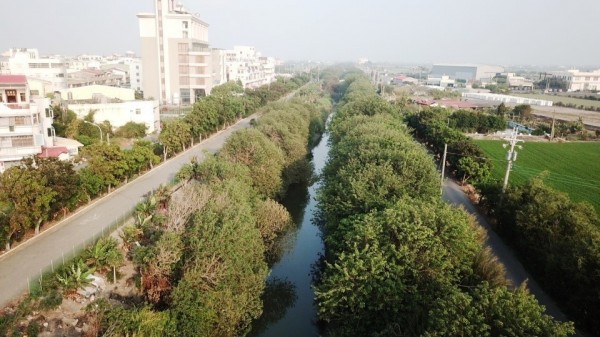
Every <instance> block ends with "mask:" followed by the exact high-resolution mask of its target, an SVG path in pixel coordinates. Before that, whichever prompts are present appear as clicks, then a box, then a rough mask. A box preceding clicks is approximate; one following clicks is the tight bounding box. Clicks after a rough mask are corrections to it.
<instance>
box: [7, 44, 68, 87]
mask: <svg viewBox="0 0 600 337" xmlns="http://www.w3.org/2000/svg"><path fill="white" fill-rule="evenodd" d="M67 67H68V63H67V62H66V61H65V60H64V59H63V58H61V57H42V56H40V54H39V51H38V50H37V49H34V48H12V49H9V50H8V51H7V52H5V53H3V54H2V57H1V58H0V74H3V75H25V76H27V78H30V79H36V80H39V81H41V82H43V83H44V89H45V91H46V92H53V91H56V90H60V89H63V88H65V87H66V74H67Z"/></svg>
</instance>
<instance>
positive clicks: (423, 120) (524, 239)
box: [406, 106, 600, 332]
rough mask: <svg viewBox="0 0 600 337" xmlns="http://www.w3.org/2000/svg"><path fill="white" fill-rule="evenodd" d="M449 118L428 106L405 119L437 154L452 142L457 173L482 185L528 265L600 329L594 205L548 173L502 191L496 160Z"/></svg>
mask: <svg viewBox="0 0 600 337" xmlns="http://www.w3.org/2000/svg"><path fill="white" fill-rule="evenodd" d="M526 109H527V106H524V107H523V108H520V109H517V110H518V112H520V111H521V110H526ZM447 118H448V117H447V112H445V111H444V110H439V109H427V110H423V111H420V112H416V113H412V114H407V116H406V121H407V123H408V125H409V126H410V127H411V128H412V129H413V134H414V136H415V137H416V138H417V139H418V140H420V141H421V142H423V143H424V144H425V145H426V146H428V147H429V148H430V149H431V150H432V151H433V152H434V153H436V154H437V156H438V158H439V156H440V155H441V154H442V152H443V144H448V151H449V153H450V154H449V155H448V163H449V166H450V168H453V169H452V171H453V173H454V174H455V176H457V177H458V178H459V179H463V181H465V180H468V181H469V182H471V183H472V184H473V185H474V186H475V187H476V188H477V190H478V192H479V194H480V196H481V198H480V201H479V203H480V206H481V207H482V208H483V209H484V210H485V211H487V212H488V214H489V215H490V216H492V217H493V218H494V219H495V220H496V222H497V224H496V230H497V231H498V233H499V234H501V235H502V236H503V238H504V239H505V240H507V241H508V242H509V243H510V244H511V245H513V246H514V248H515V249H516V250H517V251H518V253H519V255H520V256H521V259H522V260H523V262H524V263H525V264H526V265H527V268H528V270H531V271H532V273H533V274H534V275H536V276H537V280H538V281H539V283H540V284H541V285H542V286H543V287H544V289H545V290H546V291H547V292H548V293H549V294H551V295H552V296H553V298H555V299H556V300H557V301H558V302H559V304H560V305H561V307H562V308H563V310H565V311H566V312H567V313H568V314H569V315H570V316H571V317H573V318H574V320H575V322H576V323H577V324H578V326H581V327H582V328H584V329H586V330H587V331H590V332H595V331H600V325H598V319H597V317H600V288H599V287H600V264H599V263H598V261H600V250H599V249H598V247H600V220H599V218H598V215H597V213H596V212H595V211H594V209H593V208H592V206H591V205H589V204H586V203H575V202H573V201H571V200H570V199H569V198H568V196H566V195H565V194H563V193H560V192H558V191H556V190H554V189H552V188H550V187H548V186H546V185H545V184H544V183H543V175H542V176H541V177H537V178H534V179H532V180H530V181H529V182H528V183H526V184H524V185H522V186H516V187H511V188H509V189H508V191H507V193H506V194H503V193H502V192H501V186H500V185H497V184H496V183H492V182H490V181H489V180H488V178H489V174H490V172H491V165H492V163H491V161H490V160H489V159H488V158H487V157H486V156H485V153H484V152H483V150H482V149H481V148H480V147H479V146H478V145H476V144H475V143H474V142H473V141H471V140H470V139H469V138H468V137H466V136H465V135H463V134H462V133H461V132H460V131H459V130H457V129H455V128H453V127H452V126H453V124H452V123H450V124H449V125H448V122H447ZM465 163H468V165H467V166H464V164H465ZM469 172H470V173H469ZM465 177H467V179H464V178H465Z"/></svg>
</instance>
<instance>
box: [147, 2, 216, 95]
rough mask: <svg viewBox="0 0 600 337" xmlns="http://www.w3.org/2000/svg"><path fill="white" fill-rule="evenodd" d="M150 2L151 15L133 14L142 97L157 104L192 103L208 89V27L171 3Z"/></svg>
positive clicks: (181, 7) (182, 8) (209, 50)
mask: <svg viewBox="0 0 600 337" xmlns="http://www.w3.org/2000/svg"><path fill="white" fill-rule="evenodd" d="M154 1H155V11H154V13H140V14H138V15H137V17H138V22H139V28H140V37H141V40H142V68H143V78H142V89H143V91H144V97H146V98H149V97H153V98H155V99H158V100H159V102H160V104H180V103H181V104H191V103H194V102H195V101H197V100H199V99H200V98H201V97H203V96H205V95H207V94H209V93H210V90H211V89H212V78H213V70H212V66H211V57H212V50H211V49H210V48H209V43H208V24H207V23H206V22H204V21H202V20H200V19H199V18H198V16H197V15H196V14H192V13H189V12H188V11H187V10H186V9H185V8H184V7H183V6H182V5H181V4H180V3H176V1H175V0H154Z"/></svg>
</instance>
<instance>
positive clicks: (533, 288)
mask: <svg viewBox="0 0 600 337" xmlns="http://www.w3.org/2000/svg"><path fill="white" fill-rule="evenodd" d="M443 198H444V200H446V201H447V202H449V203H452V204H455V205H460V206H462V207H464V209H465V210H466V211H467V212H469V213H471V214H472V215H473V216H475V218H476V219H477V222H479V224H480V225H481V226H482V227H483V228H485V230H486V231H487V234H488V239H487V245H488V246H489V247H490V248H491V249H492V251H493V252H494V254H495V255H496V256H497V257H498V260H500V262H502V264H504V266H505V267H506V275H507V276H508V278H509V279H510V281H511V282H512V284H513V285H514V286H518V285H520V284H521V283H523V282H524V281H525V280H527V288H529V291H530V292H531V293H532V294H533V295H535V297H536V298H537V300H538V302H539V303H540V304H542V305H544V306H545V307H546V313H548V314H550V315H552V316H553V317H554V318H556V319H558V320H560V321H567V320H568V318H567V317H566V315H565V314H564V313H563V312H562V311H561V310H560V309H559V308H558V306H557V305H556V303H555V302H554V300H552V299H551V298H550V297H549V296H548V295H547V294H546V293H545V292H544V291H543V290H542V288H540V286H539V284H538V283H537V282H536V281H535V280H534V279H533V277H532V276H531V275H530V274H529V273H528V272H527V270H525V268H524V267H523V265H522V264H521V262H520V261H519V260H518V259H517V257H516V255H515V254H514V253H513V251H512V249H511V248H509V247H508V246H507V245H506V244H504V242H502V239H500V237H499V236H498V234H496V233H495V232H494V231H493V230H492V227H491V226H490V224H489V222H488V221H487V219H486V218H485V217H483V216H481V214H480V213H479V211H478V210H477V209H476V208H475V206H473V204H472V203H471V201H470V200H469V198H467V196H466V195H465V193H464V192H463V191H462V190H461V188H460V186H458V184H456V183H455V182H454V181H452V180H450V179H447V180H446V182H445V184H444V195H443Z"/></svg>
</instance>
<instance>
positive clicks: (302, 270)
mask: <svg viewBox="0 0 600 337" xmlns="http://www.w3.org/2000/svg"><path fill="white" fill-rule="evenodd" d="M328 140H329V135H328V133H327V132H326V133H325V134H323V136H322V137H321V141H320V142H319V144H318V145H317V146H316V147H315V148H313V150H312V162H313V165H314V169H315V173H316V174H319V173H320V172H321V170H322V169H323V166H325V163H326V162H327V155H328V152H329V144H328ZM318 187H319V182H316V183H314V184H313V185H312V186H310V187H308V188H307V187H306V186H292V188H290V190H289V191H288V195H287V197H286V199H285V200H284V201H283V204H284V205H285V206H286V207H287V208H288V210H289V211H290V214H291V215H292V218H293V220H294V223H295V225H296V227H294V228H293V229H292V230H290V231H289V232H288V233H287V234H286V235H285V237H284V238H283V241H284V244H283V246H284V253H283V255H282V257H281V259H280V260H279V261H278V262H277V263H275V264H274V265H273V267H272V269H271V274H270V275H269V278H268V280H267V288H266V290H265V293H264V296H263V302H264V312H263V315H262V317H261V318H260V319H259V320H257V321H256V322H255V324H254V326H253V331H252V333H251V334H250V336H261V337H283V336H285V337H296V336H297V337H312V336H319V330H318V328H317V326H316V318H317V315H316V312H317V311H316V306H315V303H314V292H313V289H312V287H311V284H312V268H313V267H314V265H315V263H316V262H317V260H318V259H319V258H320V256H321V255H322V254H323V249H324V247H323V241H322V239H321V231H320V230H319V228H318V227H317V226H316V225H315V224H314V223H313V218H314V216H315V214H316V212H317V203H316V201H315V197H316V192H317V189H318Z"/></svg>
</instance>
